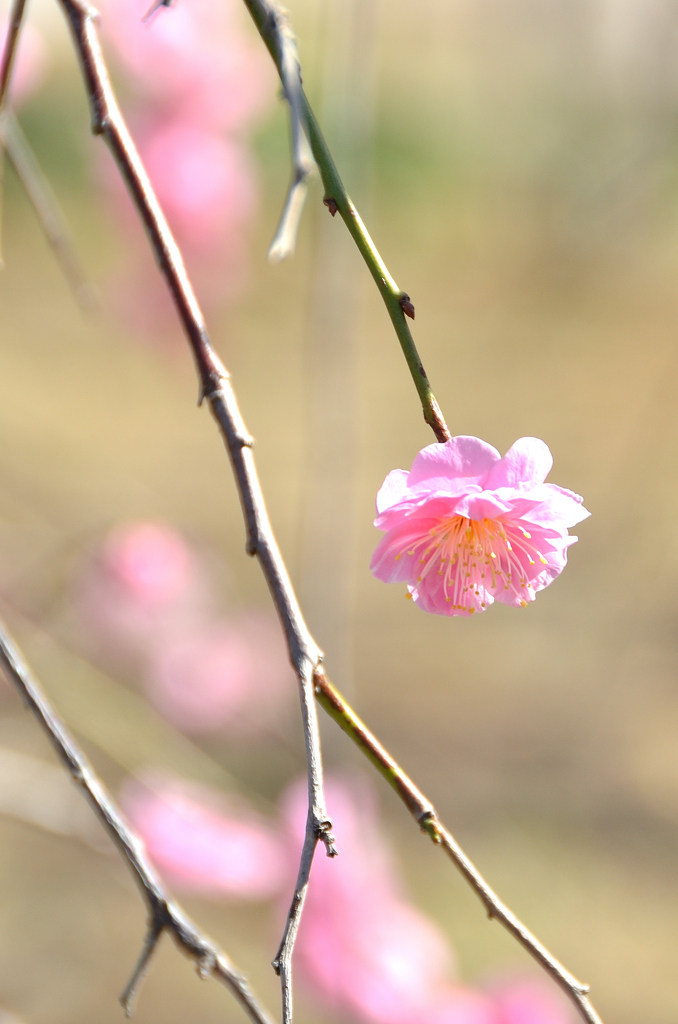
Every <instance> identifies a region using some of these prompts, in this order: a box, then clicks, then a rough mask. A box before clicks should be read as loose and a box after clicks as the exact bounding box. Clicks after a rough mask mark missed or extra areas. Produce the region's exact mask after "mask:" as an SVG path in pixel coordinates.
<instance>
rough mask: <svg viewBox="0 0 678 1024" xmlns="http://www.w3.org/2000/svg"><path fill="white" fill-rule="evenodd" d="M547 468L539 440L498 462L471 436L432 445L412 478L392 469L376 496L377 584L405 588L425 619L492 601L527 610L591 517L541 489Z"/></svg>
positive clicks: (525, 442) (569, 499)
mask: <svg viewBox="0 0 678 1024" xmlns="http://www.w3.org/2000/svg"><path fill="white" fill-rule="evenodd" d="M552 463H553V460H552V458H551V453H550V451H549V449H548V447H547V446H546V445H545V444H544V442H543V441H540V440H538V439H537V438H536V437H523V438H520V440H518V441H516V442H515V444H514V445H512V447H511V448H510V449H509V450H508V452H507V453H506V455H505V456H504V458H501V457H500V455H499V452H498V451H497V450H496V449H495V448H493V447H492V446H491V445H489V444H486V443H485V442H484V441H481V440H480V439H479V438H477V437H465V436H461V437H453V438H451V439H450V440H449V441H446V442H445V443H444V444H431V445H429V446H428V447H427V448H424V449H423V450H422V451H421V452H419V454H418V455H417V457H416V458H415V460H414V462H413V464H412V469H411V470H410V472H409V473H408V472H407V471H406V470H404V469H395V470H393V471H392V472H391V473H389V474H388V476H387V477H386V480H385V481H384V484H383V486H382V488H381V490H380V491H379V494H378V495H377V513H378V515H377V518H376V519H375V526H377V527H378V528H379V529H380V530H384V531H385V533H386V536H385V537H383V538H382V540H381V541H380V543H379V544H378V546H377V549H376V551H375V552H374V555H373V557H372V562H371V569H372V572H373V573H374V575H375V576H376V577H377V578H378V579H380V580H384V582H386V583H397V582H401V583H407V585H408V592H409V595H410V596H411V597H412V598H413V599H414V601H415V603H416V604H418V605H419V606H420V607H421V608H423V609H424V610H425V611H428V612H434V613H436V614H438V615H472V614H473V613H474V612H475V611H484V610H485V608H486V607H487V606H488V605H490V604H492V602H493V601H495V600H496V601H501V602H502V603H503V604H509V605H515V606H521V605H522V606H523V607H524V606H525V605H526V604H527V603H528V601H533V600H534V598H535V594H536V592H537V591H539V590H542V589H543V588H544V587H546V586H548V585H549V583H551V582H552V581H553V580H554V579H555V578H556V576H558V574H559V573H560V572H562V570H563V568H564V567H565V563H566V561H567V548H568V547H569V546H570V544H573V543H574V542H575V541H576V540H577V538H576V537H569V536H568V533H567V528H568V527H569V526H574V525H575V523H578V522H580V521H581V520H582V519H585V518H586V517H587V516H588V515H589V513H588V512H587V510H586V509H585V508H584V507H583V505H582V499H581V498H580V497H579V496H578V495H577V494H573V492H572V491H568V490H565V488H563V487H557V486H556V485H555V484H547V483H544V480H545V479H546V476H547V475H548V473H549V471H550V469H551V466H552Z"/></svg>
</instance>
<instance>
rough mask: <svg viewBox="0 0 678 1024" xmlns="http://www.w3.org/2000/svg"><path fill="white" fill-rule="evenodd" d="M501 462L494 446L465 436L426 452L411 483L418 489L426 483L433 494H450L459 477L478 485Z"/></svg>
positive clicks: (415, 466) (414, 465)
mask: <svg viewBox="0 0 678 1024" xmlns="http://www.w3.org/2000/svg"><path fill="white" fill-rule="evenodd" d="M499 459H500V455H499V452H498V451H497V449H496V448H493V447H492V445H491V444H487V443H486V442H485V441H481V440H480V438H479V437H469V436H467V435H464V434H462V435H461V436H459V437H451V438H450V440H449V441H445V443H444V444H430V445H428V446H427V447H426V448H423V449H422V450H421V451H420V452H419V454H418V455H417V457H416V458H415V460H414V462H413V463H412V469H411V471H410V475H409V478H408V481H407V483H408V486H409V487H414V486H416V485H417V484H420V483H423V482H424V481H426V483H427V485H428V487H429V488H430V489H431V490H438V489H440V490H446V489H448V488H449V485H450V481H452V480H456V479H458V478H459V477H463V478H464V479H465V481H467V482H468V483H478V482H479V481H481V480H484V479H485V477H486V476H487V474H488V473H489V472H490V470H491V469H492V467H493V466H494V465H495V464H496V463H497V462H498V461H499Z"/></svg>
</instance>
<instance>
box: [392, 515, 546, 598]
mask: <svg viewBox="0 0 678 1024" xmlns="http://www.w3.org/2000/svg"><path fill="white" fill-rule="evenodd" d="M405 553H407V554H408V555H416V554H419V574H418V576H417V583H423V582H424V580H425V579H426V578H427V576H429V574H430V573H431V572H437V575H438V576H441V577H442V580H441V583H442V587H443V591H444V594H445V600H446V601H448V602H450V603H451V604H452V605H453V607H454V608H455V609H459V610H462V611H468V612H470V613H471V614H472V613H473V612H474V611H475V609H476V605H477V604H478V603H480V607H481V608H484V607H485V604H486V599H487V595H488V594H492V593H493V592H494V591H497V590H500V589H504V590H513V592H514V593H515V594H516V596H517V597H518V601H519V603H520V604H521V605H522V606H523V607H525V606H526V605H527V598H528V597H529V596H530V595H529V593H528V591H529V590H531V589H532V584H531V583H530V582H529V580H528V579H527V575H528V574H529V575H530V576H531V577H532V576H534V575H535V574H534V573H530V572H529V566H532V565H536V564H537V562H541V563H542V564H543V565H546V564H547V562H546V559H545V558H544V556H543V555H542V553H541V552H540V551H538V550H537V548H536V546H535V545H534V543H533V542H532V537H531V534H529V533H528V532H527V530H526V529H524V528H523V527H522V526H521V525H520V524H519V523H516V522H511V523H505V522H502V521H501V520H499V519H467V518H466V516H450V517H449V518H446V519H441V520H440V522H439V523H438V524H437V525H436V526H434V527H433V528H432V529H430V530H429V531H428V533H427V534H426V535H424V536H423V537H422V538H421V539H420V540H418V541H417V542H416V543H415V544H414V545H413V546H410V547H408V549H407V552H405V551H402V552H401V553H400V555H398V556H397V557H398V558H400V557H401V556H402V555H403V554H405ZM432 582H433V581H429V585H430V583H432Z"/></svg>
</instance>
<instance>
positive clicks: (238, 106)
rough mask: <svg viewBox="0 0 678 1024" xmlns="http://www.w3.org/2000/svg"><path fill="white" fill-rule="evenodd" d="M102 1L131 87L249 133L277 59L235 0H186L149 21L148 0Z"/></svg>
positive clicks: (197, 117) (160, 103) (269, 92)
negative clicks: (250, 29)
mask: <svg viewBox="0 0 678 1024" xmlns="http://www.w3.org/2000/svg"><path fill="white" fill-rule="evenodd" d="M100 6H101V7H102V13H103V19H102V30H103V34H104V38H105V39H106V40H107V41H108V42H109V43H110V45H111V46H112V48H113V50H114V52H115V56H116V59H117V62H118V64H119V65H120V66H121V67H123V68H124V69H125V70H126V72H127V74H128V85H129V86H130V87H131V88H132V89H133V90H134V91H135V92H136V93H137V95H139V96H140V98H142V99H143V100H144V101H146V102H147V103H149V102H150V103H152V105H153V106H155V107H156V109H160V110H161V111H163V110H164V112H165V114H167V113H168V112H169V111H172V112H173V113H174V114H175V115H176V117H177V118H178V119H179V120H183V119H185V118H186V116H187V115H188V114H190V115H191V118H192V120H193V121H194V122H195V123H199V122H202V123H203V124H205V125H209V126H210V127H212V128H219V129H223V130H225V131H227V132H231V133H232V132H240V131H247V130H248V129H249V128H250V127H251V124H252V121H253V120H254V119H255V118H256V117H258V116H260V115H261V114H262V113H263V112H264V110H265V109H266V108H267V107H268V106H269V105H270V103H271V100H272V98H273V96H274V94H275V73H274V70H273V65H272V64H271V61H270V58H269V57H268V55H267V54H266V52H265V51H264V49H263V48H262V47H261V45H260V44H259V43H258V42H255V41H254V40H251V41H250V39H249V38H247V36H246V35H245V33H244V32H243V30H242V28H241V18H242V13H241V7H240V4H239V3H237V2H236V0H222V3H219V4H212V3H210V2H209V0H190V2H189V0H184V2H181V3H175V4H174V5H173V6H172V8H171V10H162V9H161V10H159V11H158V13H157V15H155V16H154V17H153V18H152V19H151V20H150V21H147V22H144V21H143V20H142V19H143V17H144V15H145V13H146V11H147V10H148V7H149V5H148V3H147V2H146V0H104V3H103V4H100Z"/></svg>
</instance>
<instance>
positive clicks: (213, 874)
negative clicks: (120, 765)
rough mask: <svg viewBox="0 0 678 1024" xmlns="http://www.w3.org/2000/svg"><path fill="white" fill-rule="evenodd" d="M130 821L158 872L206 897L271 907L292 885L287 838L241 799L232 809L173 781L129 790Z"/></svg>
mask: <svg viewBox="0 0 678 1024" xmlns="http://www.w3.org/2000/svg"><path fill="white" fill-rule="evenodd" d="M122 803H123V807H124V810H125V813H126V814H127V816H128V817H129V819H130V821H131V823H132V824H133V825H134V827H135V828H136V830H137V831H138V832H139V834H140V835H141V838H142V839H143V841H144V843H145V845H146V848H147V850H148V854H149V856H150V858H151V860H152V861H153V862H154V864H155V865H156V866H157V867H158V869H159V871H160V872H161V873H162V874H163V875H164V876H165V877H166V878H167V879H168V881H170V882H172V883H173V884H176V885H180V886H181V887H182V888H184V889H186V890H190V891H192V892H196V893H200V894H201V895H203V896H211V897H227V898H229V899H249V900H265V899H270V898H271V897H273V896H276V895H277V894H278V892H279V891H280V888H281V886H282V885H283V883H284V882H285V881H286V878H287V859H286V856H285V850H284V847H283V845H282V841H281V838H280V836H279V835H278V834H277V833H276V832H275V830H274V829H273V828H272V827H271V826H270V825H269V824H267V822H266V821H265V820H264V819H263V818H261V817H260V816H259V815H257V814H256V813H255V812H254V811H253V810H251V809H250V808H248V807H246V806H245V805H244V802H243V801H242V799H240V800H239V801H238V803H237V805H234V806H232V807H229V806H228V804H226V803H225V801H224V798H223V797H221V796H220V795H218V794H215V793H213V792H212V791H210V790H207V789H204V788H203V787H199V786H195V785H188V784H187V783H183V782H181V783H180V782H172V781H168V780H164V781H163V780H150V786H146V785H144V784H143V783H139V782H129V783H127V785H126V786H125V788H124V790H123V793H122Z"/></svg>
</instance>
